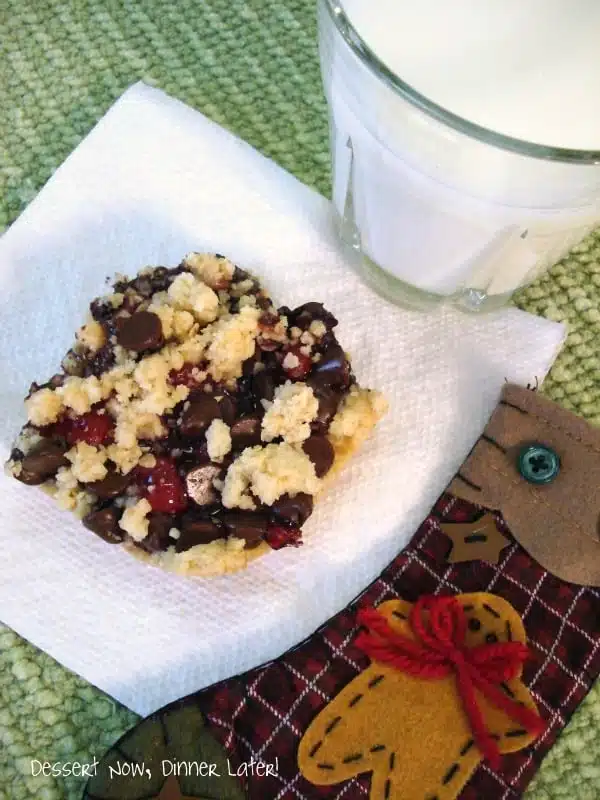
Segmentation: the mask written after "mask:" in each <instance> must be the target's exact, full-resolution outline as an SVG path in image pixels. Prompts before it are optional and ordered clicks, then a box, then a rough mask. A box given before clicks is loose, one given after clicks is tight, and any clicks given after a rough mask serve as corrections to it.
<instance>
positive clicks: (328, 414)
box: [306, 375, 342, 433]
mask: <svg viewBox="0 0 600 800" xmlns="http://www.w3.org/2000/svg"><path fill="white" fill-rule="evenodd" d="M321 377H322V376H321ZM306 383H307V384H308V385H309V386H310V387H311V388H312V390H313V392H314V394H315V397H316V398H317V400H318V401H319V410H318V412H317V416H316V418H315V419H314V420H313V422H312V424H311V428H312V429H313V430H314V431H315V432H316V433H325V432H326V431H327V429H328V427H329V423H330V422H331V420H332V419H333V418H334V416H335V414H336V412H337V410H338V406H339V404H340V401H341V399H342V397H341V394H340V393H339V392H337V391H336V390H335V389H332V388H331V387H330V386H323V385H322V384H321V382H320V380H319V376H317V375H310V376H309V378H308V379H307V381H306Z"/></svg>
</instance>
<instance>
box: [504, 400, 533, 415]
mask: <svg viewBox="0 0 600 800" xmlns="http://www.w3.org/2000/svg"><path fill="white" fill-rule="evenodd" d="M500 405H501V406H508V407H509V408H514V409H515V411H520V412H521V414H529V411H525V409H524V408H521V406H516V405H515V404H514V403H509V402H508V400H500Z"/></svg>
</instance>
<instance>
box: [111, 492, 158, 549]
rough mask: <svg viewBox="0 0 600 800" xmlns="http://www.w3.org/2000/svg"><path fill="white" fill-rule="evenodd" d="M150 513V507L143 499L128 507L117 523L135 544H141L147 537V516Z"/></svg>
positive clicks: (148, 521) (148, 522)
mask: <svg viewBox="0 0 600 800" xmlns="http://www.w3.org/2000/svg"><path fill="white" fill-rule="evenodd" d="M151 511H152V506H151V505H150V503H149V502H148V500H146V498H145V497H143V498H142V499H141V500H138V501H137V503H136V504H135V505H132V506H129V508H126V509H125V511H124V512H123V516H122V517H121V519H120V521H119V526H120V527H121V528H122V529H123V530H124V531H125V532H126V533H128V534H129V535H130V536H131V538H132V539H133V540H134V541H136V542H141V541H142V540H143V539H145V538H146V536H147V535H148V527H149V525H150V520H149V519H148V514H149V513H150V512H151Z"/></svg>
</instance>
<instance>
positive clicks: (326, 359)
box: [7, 253, 385, 572]
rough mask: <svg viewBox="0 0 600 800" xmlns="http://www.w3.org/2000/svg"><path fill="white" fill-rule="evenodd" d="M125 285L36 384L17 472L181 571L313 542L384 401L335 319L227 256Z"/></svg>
mask: <svg viewBox="0 0 600 800" xmlns="http://www.w3.org/2000/svg"><path fill="white" fill-rule="evenodd" d="M113 288H114V291H113V292H112V293H111V294H109V295H107V296H106V297H101V298H98V299H96V300H94V301H93V302H92V303H91V305H90V314H89V318H88V319H87V321H86V322H85V324H84V325H83V326H82V327H81V329H80V330H79V331H78V332H77V335H76V342H75V344H74V346H73V348H72V349H71V350H69V352H68V353H67V354H66V356H65V358H64V359H63V362H62V371H61V372H60V373H58V374H56V375H54V376H53V377H52V378H51V379H50V380H49V381H48V382H47V383H45V384H43V385H38V384H33V385H32V386H31V388H30V391H29V394H28V397H27V399H26V401H25V403H26V408H27V416H28V423H27V424H26V425H25V427H24V428H23V429H22V431H21V432H20V434H19V436H18V438H17V441H16V442H15V445H14V448H13V450H12V453H11V458H10V460H9V462H8V464H7V468H8V470H9V472H10V473H11V474H12V475H13V476H14V477H15V478H17V480H20V481H22V482H23V483H26V484H29V485H40V486H41V487H42V488H43V489H44V490H45V491H46V492H48V493H50V494H52V495H53V496H54V497H55V499H56V501H57V503H59V505H60V506H61V507H63V508H65V509H71V510H73V511H74V512H75V513H76V514H77V515H78V516H79V517H81V518H82V520H83V524H84V525H85V526H86V527H87V528H89V529H90V530H91V531H93V532H94V533H96V534H97V535H98V536H100V537H101V538H102V539H104V540H105V541H107V542H111V543H125V544H126V545H128V546H129V547H130V548H131V547H133V548H137V549H139V550H141V551H143V553H144V554H146V555H147V556H151V557H153V558H155V559H158V561H160V562H161V563H162V564H163V566H167V567H169V568H176V569H178V571H186V566H185V565H186V564H187V565H188V566H189V565H190V564H195V565H196V566H197V565H199V566H200V568H201V571H202V569H204V570H205V571H209V572H210V571H211V562H221V564H220V566H219V565H218V564H213V567H214V569H213V571H216V572H219V571H228V569H229V568H234V567H235V561H236V558H237V559H238V560H239V558H240V557H241V552H242V551H247V550H251V549H254V548H257V547H258V546H260V545H261V544H263V543H266V544H268V545H269V546H270V547H272V548H276V549H278V548H280V547H284V546H287V545H298V544H299V543H300V541H301V533H300V529H301V527H302V525H303V524H304V522H305V521H306V519H307V518H308V516H309V515H310V514H311V513H312V509H313V496H314V495H315V494H317V493H318V491H319V490H320V488H321V484H322V481H323V478H324V476H325V475H326V474H327V473H328V472H329V471H330V469H331V468H332V466H333V464H334V461H335V460H336V457H337V456H338V455H339V456H340V457H343V456H344V454H345V453H346V451H348V450H349V449H351V447H352V446H353V444H354V443H356V442H357V441H360V440H361V439H363V438H365V436H366V435H368V433H369V432H370V430H371V429H372V427H373V425H374V424H375V422H376V421H377V419H378V418H379V417H380V416H381V415H382V414H383V413H384V411H385V402H384V400H383V398H382V397H381V396H380V395H379V394H378V393H376V392H372V391H369V390H365V389H361V388H359V387H358V385H357V384H356V381H355V379H354V376H353V374H352V371H351V367H350V363H349V361H348V359H347V357H346V355H345V353H344V351H343V350H342V348H341V347H340V345H339V343H338V341H337V339H336V337H335V334H334V328H335V327H336V325H337V320H336V319H335V317H334V316H333V315H332V314H331V313H330V312H329V311H327V310H326V309H325V308H324V307H323V306H322V305H321V304H320V303H316V302H311V303H305V304H304V305H302V306H300V307H299V308H296V309H293V310H292V309H289V308H287V307H282V308H279V309H277V308H276V307H275V306H274V305H273V303H272V302H271V300H270V299H269V297H268V296H267V294H266V292H265V291H264V289H262V288H261V286H260V285H259V283H258V282H257V280H256V279H255V278H253V277H252V276H251V275H250V274H248V273H247V272H245V271H244V270H241V269H239V268H238V267H236V266H235V265H234V264H233V263H232V262H231V261H229V260H228V259H227V258H224V257H223V256H219V255H206V254H200V253H190V254H189V255H188V256H186V258H185V259H184V260H183V262H182V263H181V264H180V265H179V266H178V267H175V268H173V269H167V268H165V267H154V268H148V269H145V270H143V271H141V272H140V273H139V274H138V275H137V277H135V278H134V279H133V280H126V279H125V278H120V279H118V280H117V281H116V283H115V284H114V287H113Z"/></svg>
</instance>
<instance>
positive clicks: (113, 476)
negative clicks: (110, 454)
mask: <svg viewBox="0 0 600 800" xmlns="http://www.w3.org/2000/svg"><path fill="white" fill-rule="evenodd" d="M129 482H130V476H129V475H122V474H121V473H120V472H118V471H117V470H116V469H114V470H110V471H109V472H108V473H107V475H106V477H105V478H102V480H101V481H94V483H88V485H87V488H88V489H89V490H90V492H93V493H94V494H95V495H97V496H98V497H99V498H100V499H101V500H111V499H112V498H113V497H118V496H119V495H120V494H123V492H124V491H125V489H126V488H127V487H128V486H129Z"/></svg>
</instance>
